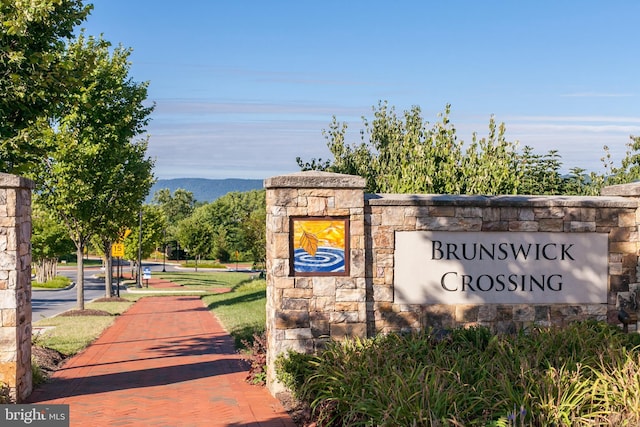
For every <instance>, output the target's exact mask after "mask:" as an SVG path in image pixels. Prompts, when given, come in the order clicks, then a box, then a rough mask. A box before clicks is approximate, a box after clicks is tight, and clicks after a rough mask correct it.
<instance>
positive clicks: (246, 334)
mask: <svg viewBox="0 0 640 427" xmlns="http://www.w3.org/2000/svg"><path fill="white" fill-rule="evenodd" d="M254 276H257V275H256V274H254V275H250V274H247V273H229V272H202V273H162V274H160V275H159V277H161V278H162V279H165V280H170V281H174V282H175V283H178V284H180V285H183V286H182V287H181V289H182V290H185V291H187V292H185V295H188V291H190V290H197V289H202V290H211V289H216V288H228V289H231V291H230V292H227V293H223V294H206V293H205V294H203V295H202V299H203V304H204V305H205V306H206V307H207V308H208V309H209V310H210V311H214V312H215V313H216V315H217V316H218V318H219V319H220V322H221V323H222V324H223V326H224V327H225V329H226V330H227V331H228V332H229V333H230V334H231V335H232V336H233V337H234V340H235V343H236V347H237V348H240V347H241V346H242V341H243V340H247V339H248V340H251V338H252V336H253V334H254V333H261V332H262V331H263V330H264V328H265V316H266V312H265V304H266V281H265V280H264V279H260V280H253V279H252V277H254ZM162 295H163V294H162V293H161V292H157V293H156V292H148V293H140V294H127V293H123V295H122V298H123V299H127V300H130V301H131V302H122V301H120V302H90V303H87V305H86V309H87V311H88V312H92V311H96V312H106V314H110V315H97V316H62V315H59V316H55V317H52V318H46V319H41V320H38V321H36V322H34V323H33V327H34V331H36V333H34V336H33V344H34V345H37V346H42V347H47V348H51V349H54V350H56V351H59V352H60V353H62V354H63V355H64V356H67V357H69V356H73V355H75V354H77V353H78V352H80V351H81V350H82V349H84V348H85V347H87V346H88V345H89V344H91V343H92V342H93V341H95V340H96V339H97V338H98V337H99V336H100V335H101V334H102V332H104V330H106V329H107V328H108V327H109V326H111V325H112V324H113V322H114V321H115V318H116V316H118V315H120V314H122V313H124V312H125V311H126V310H127V309H128V308H129V307H130V306H131V305H132V304H134V303H135V301H137V300H138V299H140V298H144V297H146V296H162ZM164 295H165V296H167V295H172V296H176V295H179V294H176V293H171V294H164Z"/></svg>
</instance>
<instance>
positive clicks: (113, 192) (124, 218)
mask: <svg viewBox="0 0 640 427" xmlns="http://www.w3.org/2000/svg"><path fill="white" fill-rule="evenodd" d="M67 50H68V55H69V56H70V57H73V58H76V63H77V64H79V65H78V66H79V67H81V68H83V67H86V68H89V69H90V70H91V72H90V73H86V74H82V78H81V81H80V84H79V85H78V88H77V90H75V91H73V92H71V93H69V94H67V97H66V98H65V100H64V103H63V105H62V106H61V108H60V109H59V115H58V116H56V117H54V119H53V120H52V121H51V125H50V126H49V127H48V128H46V129H43V130H42V135H43V140H44V144H45V145H46V146H47V151H48V155H47V157H46V158H44V159H43V160H42V161H41V163H40V164H39V167H38V168H37V169H36V171H37V173H38V174H37V176H36V181H37V183H38V190H37V191H38V194H39V197H38V200H39V201H40V203H42V204H43V205H44V206H46V207H47V208H48V209H50V210H51V211H53V212H55V213H56V214H57V216H58V217H59V218H60V219H61V220H62V221H63V222H64V224H65V225H66V226H67V228H68V230H69V234H70V236H71V239H72V240H73V241H74V243H75V244H76V249H77V252H78V304H79V308H82V307H83V304H84V303H83V298H82V296H81V292H82V279H81V278H82V262H81V260H82V254H83V251H84V248H85V246H86V244H87V243H88V241H89V239H90V238H92V236H94V235H97V236H99V238H100V240H101V241H102V242H103V244H104V246H105V248H104V250H105V252H106V254H107V258H110V251H109V250H108V246H110V244H111V243H113V242H115V241H116V239H117V238H118V235H119V234H120V233H121V232H122V230H123V229H124V228H126V227H130V226H132V224H134V221H135V220H136V218H137V214H138V212H139V210H140V207H141V205H142V202H143V201H144V199H145V197H146V196H147V194H148V193H149V190H150V188H151V185H152V183H153V174H152V169H153V161H152V160H151V159H149V158H148V157H147V155H146V150H147V143H148V142H147V140H146V139H138V140H136V139H135V138H136V137H138V136H140V134H141V133H143V132H144V128H145V126H146V125H147V123H148V121H149V115H150V113H151V112H152V110H153V106H147V105H145V100H146V97H147V86H148V84H147V83H137V82H134V81H133V80H132V79H131V78H130V77H129V68H130V63H129V61H128V57H129V54H130V50H129V49H124V48H122V47H117V48H115V49H113V50H112V51H111V50H110V46H109V43H107V42H105V41H104V40H102V39H94V38H91V37H89V38H85V37H83V36H82V35H81V36H79V37H78V38H77V40H76V41H74V42H73V43H71V44H70V45H69V47H68V49H67Z"/></svg>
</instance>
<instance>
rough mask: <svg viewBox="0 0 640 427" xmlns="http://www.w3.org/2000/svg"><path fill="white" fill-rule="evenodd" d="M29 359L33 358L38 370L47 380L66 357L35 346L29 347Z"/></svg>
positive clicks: (49, 349) (50, 349) (54, 351)
mask: <svg viewBox="0 0 640 427" xmlns="http://www.w3.org/2000/svg"><path fill="white" fill-rule="evenodd" d="M31 357H33V359H34V360H35V363H36V365H38V366H39V367H40V370H41V371H42V373H43V374H44V375H45V377H47V378H49V377H50V376H51V374H53V373H54V372H55V371H56V370H57V369H58V368H60V366H62V365H63V364H64V362H65V361H66V360H67V359H68V356H65V355H64V354H62V353H60V352H59V351H57V350H54V349H52V348H46V347H40V346H37V345H34V346H31Z"/></svg>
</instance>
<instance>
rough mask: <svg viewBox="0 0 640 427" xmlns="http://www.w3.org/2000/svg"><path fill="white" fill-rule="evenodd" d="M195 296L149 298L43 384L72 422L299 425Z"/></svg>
mask: <svg viewBox="0 0 640 427" xmlns="http://www.w3.org/2000/svg"><path fill="white" fill-rule="evenodd" d="M246 373H247V368H246V366H245V365H244V364H243V362H242V361H241V359H240V358H239V356H238V355H237V354H236V352H235V349H234V346H233V340H232V338H231V337H230V336H229V335H228V334H227V333H226V332H225V331H224V329H223V328H222V326H221V325H220V323H219V322H218V321H217V319H216V318H215V317H214V316H213V315H212V314H211V313H210V312H209V311H208V310H207V309H206V308H205V307H204V305H203V303H202V301H201V300H200V298H199V297H197V296H193V297H191V296H176V297H148V298H143V299H141V300H139V301H138V302H136V304H134V305H133V307H131V308H130V309H129V310H128V311H127V312H126V313H124V314H123V315H121V316H119V317H118V319H116V322H115V323H114V325H113V326H111V327H110V328H109V329H107V330H106V331H105V333H104V334H103V335H102V336H101V337H100V338H99V339H98V340H96V341H95V342H94V343H93V344H92V345H90V346H89V347H88V348H87V349H85V350H84V351H83V352H81V353H80V354H78V355H77V356H75V357H73V358H72V359H70V360H69V361H68V362H67V363H66V364H65V366H64V367H63V369H60V370H59V371H57V372H56V373H55V375H54V376H53V378H52V381H51V382H50V383H47V384H44V385H43V386H40V387H39V388H37V389H36V390H35V391H34V392H33V394H32V395H31V397H30V398H29V402H28V403H38V404H45V403H48V404H57V403H62V404H68V405H70V418H71V426H78V427H79V426H83V427H88V426H95V427H102V426H157V427H160V426H165V427H188V426H194V427H196V426H208V427H209V426H229V427H231V426H256V427H257V426H274V427H275V426H278V427H280V426H288V427H292V426H294V423H293V421H292V420H291V418H290V417H289V416H288V415H287V413H286V412H285V411H284V409H283V408H282V406H281V404H280V402H278V401H277V400H276V399H275V398H273V397H272V396H271V395H270V394H269V393H268V391H267V390H266V389H264V388H262V387H257V386H252V385H249V384H247V383H246V382H245V381H244V378H245V376H246Z"/></svg>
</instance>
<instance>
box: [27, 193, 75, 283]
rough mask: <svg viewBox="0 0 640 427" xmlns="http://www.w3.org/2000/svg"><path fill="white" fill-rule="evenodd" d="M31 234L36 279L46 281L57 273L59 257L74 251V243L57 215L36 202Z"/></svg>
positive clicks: (32, 216) (41, 281)
mask: <svg viewBox="0 0 640 427" xmlns="http://www.w3.org/2000/svg"><path fill="white" fill-rule="evenodd" d="M31 219H32V234H31V258H32V261H33V265H34V267H35V270H36V281H37V282H40V283H45V282H47V281H49V280H51V279H53V278H54V277H55V276H56V275H57V265H58V259H59V257H60V256H62V255H66V254H68V253H71V252H73V249H74V244H73V241H72V240H71V239H70V238H69V233H68V231H67V229H66V228H65V227H64V226H63V225H62V224H60V222H58V221H57V218H56V217H55V215H52V214H51V212H47V211H45V210H43V209H40V208H38V205H37V203H36V204H34V209H33V213H32V215H31Z"/></svg>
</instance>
